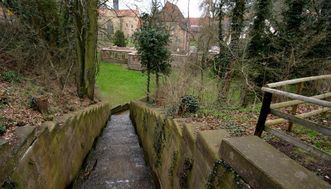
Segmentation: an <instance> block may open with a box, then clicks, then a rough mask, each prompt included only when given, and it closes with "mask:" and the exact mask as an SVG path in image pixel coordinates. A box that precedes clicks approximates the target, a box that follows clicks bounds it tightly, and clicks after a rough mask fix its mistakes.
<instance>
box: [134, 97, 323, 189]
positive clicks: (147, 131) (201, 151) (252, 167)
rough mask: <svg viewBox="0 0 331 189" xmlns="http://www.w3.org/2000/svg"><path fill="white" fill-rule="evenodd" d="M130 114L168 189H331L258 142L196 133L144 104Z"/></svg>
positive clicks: (251, 138) (215, 132)
mask: <svg viewBox="0 0 331 189" xmlns="http://www.w3.org/2000/svg"><path fill="white" fill-rule="evenodd" d="M130 114H131V115H130V116H131V119H132V122H133V124H134V125H135V127H136V131H137V134H138V136H139V138H140V141H141V143H142V146H143V148H144V151H145V156H146V158H147V160H148V162H149V164H150V166H151V168H152V170H153V171H154V173H155V174H156V176H157V177H158V179H159V182H160V184H161V186H162V188H164V189H171V188H194V189H203V188H222V189H230V188H231V189H232V188H255V189H259V188H261V189H266V188H268V189H280V188H286V189H299V188H300V189H305V188H309V189H317V188H321V189H322V188H330V185H328V184H327V183H326V182H324V181H323V180H321V179H320V178H319V177H317V176H316V175H315V174H314V173H312V172H310V171H308V170H307V169H305V168H304V167H302V166H300V165H299V164H298V163H297V162H295V161H294V160H292V159H290V158H288V157H287V156H286V155H284V154H282V153H281V152H279V151H278V150H276V149H275V148H273V147H272V146H271V145H269V144H267V143H266V142H264V141H263V140H262V139H260V138H258V137H255V136H245V137H237V138H231V137H229V134H228V133H227V132H226V131H225V130H213V131H212V130H207V131H200V132H198V133H196V131H195V128H196V125H193V124H187V123H185V122H183V121H181V119H172V118H167V116H166V114H165V113H164V112H163V111H162V109H160V108H154V107H152V106H149V105H147V104H146V103H144V102H141V101H137V102H132V103H131V105H130Z"/></svg>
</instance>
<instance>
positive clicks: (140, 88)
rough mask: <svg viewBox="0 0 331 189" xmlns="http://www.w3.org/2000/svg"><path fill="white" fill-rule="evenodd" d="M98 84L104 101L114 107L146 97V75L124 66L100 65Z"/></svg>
mask: <svg viewBox="0 0 331 189" xmlns="http://www.w3.org/2000/svg"><path fill="white" fill-rule="evenodd" d="M152 79H153V78H152ZM96 83H97V87H98V89H99V90H100V91H101V95H102V96H103V97H104V100H107V101H109V102H110V103H111V105H112V106H116V105H119V104H123V103H126V102H129V101H131V100H136V99H139V98H142V97H143V96H145V91H146V75H145V74H143V73H141V72H139V71H132V70H128V69H127V68H126V67H124V66H123V65H118V64H110V63H103V62H102V63H100V69H99V74H98V75H97V81H96Z"/></svg>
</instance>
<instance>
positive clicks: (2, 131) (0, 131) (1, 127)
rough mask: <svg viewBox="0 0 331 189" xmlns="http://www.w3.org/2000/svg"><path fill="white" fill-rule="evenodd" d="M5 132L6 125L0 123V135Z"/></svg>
mask: <svg viewBox="0 0 331 189" xmlns="http://www.w3.org/2000/svg"><path fill="white" fill-rule="evenodd" d="M5 132H6V126H4V125H2V124H0V135H1V134H4V133H5Z"/></svg>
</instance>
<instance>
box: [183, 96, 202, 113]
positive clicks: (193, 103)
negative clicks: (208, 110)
mask: <svg viewBox="0 0 331 189" xmlns="http://www.w3.org/2000/svg"><path fill="white" fill-rule="evenodd" d="M199 108H200V106H199V100H198V98H197V97H195V96H192V95H186V96H183V97H182V98H181V102H180V105H179V110H178V114H179V115H182V114H185V113H196V112H197V111H198V110H199Z"/></svg>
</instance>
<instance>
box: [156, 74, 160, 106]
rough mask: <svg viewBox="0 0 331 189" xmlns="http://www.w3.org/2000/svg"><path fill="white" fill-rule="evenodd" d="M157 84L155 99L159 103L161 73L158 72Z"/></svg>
mask: <svg viewBox="0 0 331 189" xmlns="http://www.w3.org/2000/svg"><path fill="white" fill-rule="evenodd" d="M155 84H156V92H155V101H156V103H157V102H158V100H159V89H160V75H159V73H158V72H156V73H155Z"/></svg>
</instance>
